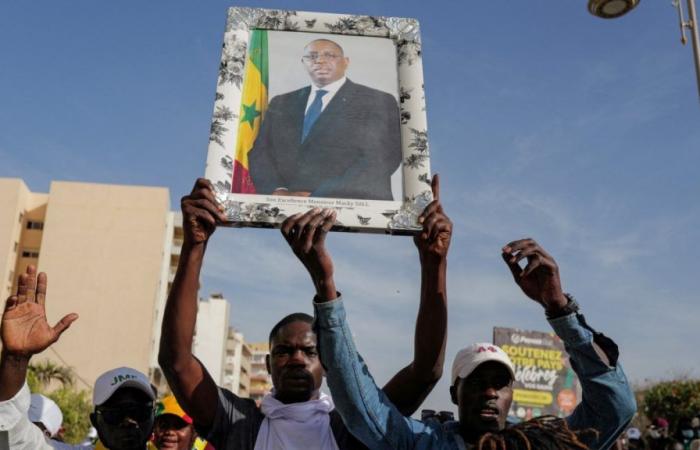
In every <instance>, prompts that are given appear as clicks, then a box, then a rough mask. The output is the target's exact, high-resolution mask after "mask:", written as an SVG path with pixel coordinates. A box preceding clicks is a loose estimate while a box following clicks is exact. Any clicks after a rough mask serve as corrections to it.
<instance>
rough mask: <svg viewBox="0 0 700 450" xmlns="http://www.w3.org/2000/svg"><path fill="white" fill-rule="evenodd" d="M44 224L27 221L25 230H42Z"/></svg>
mask: <svg viewBox="0 0 700 450" xmlns="http://www.w3.org/2000/svg"><path fill="white" fill-rule="evenodd" d="M43 229H44V222H35V221H33V220H28V221H27V230H43Z"/></svg>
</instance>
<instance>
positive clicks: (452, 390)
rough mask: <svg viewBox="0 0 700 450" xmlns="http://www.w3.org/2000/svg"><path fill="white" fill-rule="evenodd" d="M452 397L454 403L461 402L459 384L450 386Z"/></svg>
mask: <svg viewBox="0 0 700 450" xmlns="http://www.w3.org/2000/svg"><path fill="white" fill-rule="evenodd" d="M450 399H452V403H454V404H455V405H459V402H458V401H457V385H456V384H453V385H452V386H450Z"/></svg>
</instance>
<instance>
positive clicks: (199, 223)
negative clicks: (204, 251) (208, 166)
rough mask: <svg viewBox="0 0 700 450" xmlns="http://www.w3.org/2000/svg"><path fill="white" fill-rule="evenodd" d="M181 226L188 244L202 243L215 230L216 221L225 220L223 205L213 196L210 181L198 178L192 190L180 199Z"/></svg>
mask: <svg viewBox="0 0 700 450" xmlns="http://www.w3.org/2000/svg"><path fill="white" fill-rule="evenodd" d="M180 207H181V209H182V226H183V228H184V231H185V242H186V243H188V244H190V245H196V244H204V243H206V242H207V241H208V240H209V238H210V237H211V235H212V234H213V233H214V231H215V230H216V225H217V223H221V222H225V221H226V214H224V213H223V207H222V206H221V205H219V203H218V202H217V201H216V197H215V196H214V189H213V188H212V185H211V182H210V181H209V180H207V179H205V178H198V179H197V181H196V182H195V183H194V187H193V188H192V192H190V194H189V195H186V196H184V197H182V199H181V200H180Z"/></svg>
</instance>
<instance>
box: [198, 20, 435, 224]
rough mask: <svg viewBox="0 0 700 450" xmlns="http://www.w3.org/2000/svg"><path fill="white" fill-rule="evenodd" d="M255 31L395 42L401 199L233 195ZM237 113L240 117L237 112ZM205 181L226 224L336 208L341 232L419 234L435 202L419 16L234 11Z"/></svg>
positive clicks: (269, 221) (261, 221)
mask: <svg viewBox="0 0 700 450" xmlns="http://www.w3.org/2000/svg"><path fill="white" fill-rule="evenodd" d="M252 29H267V30H276V31H304V32H312V33H313V32H316V33H331V34H345V35H354V36H374V37H384V38H388V39H392V40H393V41H394V43H395V47H396V51H397V55H396V60H397V64H398V67H397V70H398V75H399V107H400V114H401V142H402V152H403V161H402V162H403V201H379V200H353V199H332V198H321V197H282V196H280V197H277V196H274V197H273V196H269V195H258V194H238V193H232V192H231V180H232V176H233V168H234V164H233V158H234V152H235V142H236V134H237V129H238V115H237V114H236V113H235V112H238V110H239V108H240V102H241V89H242V86H243V73H244V66H245V62H246V50H247V46H248V37H249V34H250V33H249V32H250V30H252ZM234 111H235V112H234ZM205 177H206V178H207V179H209V180H210V181H211V182H212V184H213V185H214V188H215V190H216V195H217V199H218V200H219V201H220V202H221V203H222V204H223V205H224V208H225V212H226V215H227V216H228V219H229V221H230V222H229V223H228V225H231V226H236V227H241V226H250V227H267V228H278V227H279V226H280V224H281V223H282V222H283V221H284V219H285V218H286V217H288V216H290V215H292V214H295V213H297V212H304V211H307V210H308V209H310V208H313V207H320V208H332V209H335V210H336V211H337V223H336V225H335V226H334V227H333V230H335V231H359V232H372V233H388V234H415V233H416V232H417V231H418V230H420V229H421V225H420V224H418V222H417V219H418V215H419V214H420V213H421V212H422V211H423V209H424V208H425V207H426V206H427V205H428V203H430V202H431V201H432V192H431V190H430V179H431V178H430V158H429V149H428V135H427V121H426V114H425V95H424V88H423V66H422V59H421V40H420V31H419V26H418V22H417V21H416V20H415V19H409V18H397V17H378V16H357V15H341V14H329V13H315V12H302V11H282V10H269V9H260V8H242V7H232V8H229V10H228V20H227V23H226V31H225V34H224V45H223V50H222V54H221V63H220V65H219V77H218V82H217V90H216V98H215V102H214V114H213V117H212V123H211V130H210V134H209V147H208V152H207V166H206V171H205Z"/></svg>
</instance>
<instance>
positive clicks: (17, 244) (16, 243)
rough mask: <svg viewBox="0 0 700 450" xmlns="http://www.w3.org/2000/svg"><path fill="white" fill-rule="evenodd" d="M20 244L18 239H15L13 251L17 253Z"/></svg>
mask: <svg viewBox="0 0 700 450" xmlns="http://www.w3.org/2000/svg"><path fill="white" fill-rule="evenodd" d="M18 246H19V243H18V242H17V241H15V246H14V248H13V249H12V251H13V252H15V253H17V247H18Z"/></svg>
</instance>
